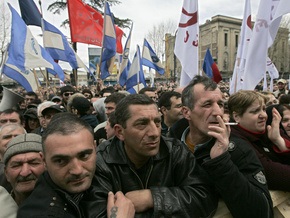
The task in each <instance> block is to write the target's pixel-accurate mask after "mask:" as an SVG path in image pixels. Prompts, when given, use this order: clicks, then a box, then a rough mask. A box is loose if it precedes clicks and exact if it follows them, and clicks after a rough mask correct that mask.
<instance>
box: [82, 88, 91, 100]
mask: <svg viewBox="0 0 290 218" xmlns="http://www.w3.org/2000/svg"><path fill="white" fill-rule="evenodd" d="M82 94H83V95H84V96H85V98H86V99H88V100H91V98H92V97H93V93H92V91H91V90H89V89H83V91H82Z"/></svg>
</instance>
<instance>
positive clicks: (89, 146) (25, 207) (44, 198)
mask: <svg viewBox="0 0 290 218" xmlns="http://www.w3.org/2000/svg"><path fill="white" fill-rule="evenodd" d="M42 143H43V145H42V146H43V153H41V156H42V158H43V160H44V162H45V166H46V169H47V170H46V171H45V172H44V173H43V174H42V175H41V176H40V178H39V180H38V183H37V185H36V187H35V189H34V191H33V192H32V193H31V195H30V197H29V199H27V200H26V201H25V202H23V204H22V205H20V207H19V209H18V214H17V217H18V218H22V217H23V218H27V217H31V218H33V217H56V216H57V217H79V218H81V217H94V216H93V215H92V214H94V213H95V211H96V208H95V207H92V206H91V205H92V203H91V202H94V201H95V200H94V199H93V198H91V196H93V195H91V192H92V187H91V183H92V179H93V178H94V173H95V168H96V145H95V143H94V137H93V131H92V128H91V127H90V125H89V124H88V123H86V122H85V121H83V120H82V119H80V118H78V117H77V116H76V115H75V114H71V113H68V112H66V113H63V114H57V115H56V116H54V118H53V119H52V121H51V122H50V123H49V125H48V126H47V128H46V130H45V132H44V134H43V136H42ZM107 198H108V205H107V206H108V215H111V217H119V216H120V215H122V216H121V217H124V218H125V217H128V218H131V217H134V212H135V211H134V206H133V204H132V202H131V201H129V200H128V199H126V198H125V197H124V195H123V194H122V193H118V194H116V195H114V194H112V193H109V194H108V195H107ZM40 199H41V200H40ZM97 207H99V206H98V205H97Z"/></svg>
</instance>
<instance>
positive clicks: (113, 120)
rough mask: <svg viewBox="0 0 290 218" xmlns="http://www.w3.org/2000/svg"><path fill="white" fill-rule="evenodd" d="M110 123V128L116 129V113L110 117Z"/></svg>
mask: <svg viewBox="0 0 290 218" xmlns="http://www.w3.org/2000/svg"><path fill="white" fill-rule="evenodd" d="M108 121H109V123H110V127H111V128H114V126H115V124H117V121H116V116H115V111H114V112H112V113H110V114H109V115H108Z"/></svg>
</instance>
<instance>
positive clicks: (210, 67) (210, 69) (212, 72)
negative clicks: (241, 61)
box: [202, 49, 222, 83]
mask: <svg viewBox="0 0 290 218" xmlns="http://www.w3.org/2000/svg"><path fill="white" fill-rule="evenodd" d="M202 69H203V71H204V72H205V74H206V75H207V76H208V77H209V78H211V79H212V80H213V81H215V82H216V83H219V82H220V81H221V80H222V76H221V73H220V71H219V69H218V67H217V65H216V63H215V62H214V60H213V59H212V56H211V54H210V51H209V49H207V50H206V53H205V56H204V61H203V67H202Z"/></svg>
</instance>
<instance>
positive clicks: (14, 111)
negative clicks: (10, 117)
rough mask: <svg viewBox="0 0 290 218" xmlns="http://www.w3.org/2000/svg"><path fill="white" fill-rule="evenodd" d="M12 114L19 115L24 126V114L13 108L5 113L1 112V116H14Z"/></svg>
mask: <svg viewBox="0 0 290 218" xmlns="http://www.w3.org/2000/svg"><path fill="white" fill-rule="evenodd" d="M12 113H17V114H18V115H19V119H20V122H21V124H23V123H24V121H25V120H24V116H23V114H22V113H20V112H19V111H18V110H15V109H12V108H8V109H6V110H4V111H1V112H0V115H1V114H12Z"/></svg>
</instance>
